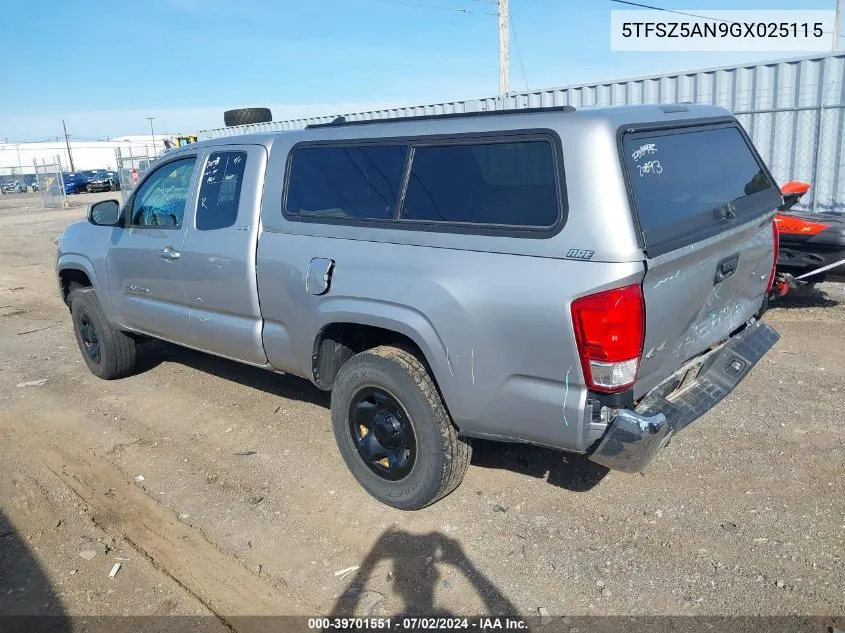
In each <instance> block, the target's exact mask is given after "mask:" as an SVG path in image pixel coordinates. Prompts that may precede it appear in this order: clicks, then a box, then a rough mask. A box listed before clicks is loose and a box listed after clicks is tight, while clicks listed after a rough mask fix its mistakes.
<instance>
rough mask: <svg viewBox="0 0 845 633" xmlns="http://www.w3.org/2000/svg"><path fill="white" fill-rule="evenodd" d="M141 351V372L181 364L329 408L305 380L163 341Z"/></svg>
mask: <svg viewBox="0 0 845 633" xmlns="http://www.w3.org/2000/svg"><path fill="white" fill-rule="evenodd" d="M138 351H139V353H138V361H137V366H136V372H138V373H143V372H145V371H149V370H151V369H153V368H155V367H157V366H158V365H160V364H161V363H163V362H171V363H179V364H180V365H185V366H186V367H190V368H192V369H196V370H197V371H202V372H207V373H209V374H213V375H215V376H217V377H218V378H223V379H224V380H229V381H231V382H236V383H238V384H241V385H245V386H247V387H252V388H254V389H260V390H261V391H265V392H267V393H269V394H272V395H274V396H278V397H279V398H289V399H291V400H300V401H302V402H309V403H311V404H316V405H319V406H321V407H325V408H326V409H328V408H329V394H328V392H326V391H321V390H320V389H317V387H315V386H314V385H313V384H312V383H310V382H309V381H307V380H305V379H304V378H299V377H297V376H292V375H290V374H277V373H275V372H272V371H267V370H266V369H261V368H259V367H252V366H251V365H244V364H243V363H239V362H236V361H233V360H228V359H226V358H221V357H219V356H214V355H212V354H205V353H203V352H197V351H194V350H191V349H188V348H186V347H180V346H179V345H173V344H171V343H165V342H164V341H153V340H151V341H147V342H145V343H144V344H143V345H141V346H140V347H139V349H138Z"/></svg>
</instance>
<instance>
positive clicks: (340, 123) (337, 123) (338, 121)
mask: <svg viewBox="0 0 845 633" xmlns="http://www.w3.org/2000/svg"><path fill="white" fill-rule="evenodd" d="M536 112H575V108H573V107H572V106H568V105H566V106H552V107H548V108H511V109H509V110H479V111H476V112H454V113H452V114H422V115H419V116H397V117H390V118H387V119H363V120H359V121H347V120H346V117H343V116H339V117H336V118H335V119H333V120H332V121H329V122H328V123H312V124H310V125H306V126H305V129H306V130H313V129H314V128H321V127H346V126H348V125H367V124H370V123H396V122H399V121H403V122H404V121H429V120H431V119H462V118H469V117H479V116H495V115H500V114H534V113H536Z"/></svg>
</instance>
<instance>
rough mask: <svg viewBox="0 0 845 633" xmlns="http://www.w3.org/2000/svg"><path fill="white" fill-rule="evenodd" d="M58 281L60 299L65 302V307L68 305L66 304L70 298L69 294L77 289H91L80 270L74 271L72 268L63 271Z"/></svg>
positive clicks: (88, 281) (89, 283)
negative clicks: (60, 292) (59, 284)
mask: <svg viewBox="0 0 845 633" xmlns="http://www.w3.org/2000/svg"><path fill="white" fill-rule="evenodd" d="M59 280H60V282H61V286H62V299H63V300H64V302H65V305H68V306H69V305H70V304H69V303H68V299H69V297H70V293H71V292H73V291H74V290H76V289H77V288H90V287H91V285H92V284H91V280H90V279H88V275H86V274H85V273H84V272H82V271H81V270H76V269H74V268H68V269H66V270H63V271H61V272H60V273H59Z"/></svg>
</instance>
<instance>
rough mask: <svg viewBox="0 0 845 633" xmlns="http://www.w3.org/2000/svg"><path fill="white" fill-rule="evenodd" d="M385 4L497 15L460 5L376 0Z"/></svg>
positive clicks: (402, 0) (403, 0)
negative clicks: (446, 5)
mask: <svg viewBox="0 0 845 633" xmlns="http://www.w3.org/2000/svg"><path fill="white" fill-rule="evenodd" d="M375 1H376V2H381V3H384V4H395V5H398V6H403V7H416V8H418V9H434V10H436V11H451V12H453V13H476V14H480V15H496V14H495V13H490V12H489V11H476V10H475V9H463V8H458V7H441V6H438V5H433V4H422V3H420V2H405V0H375Z"/></svg>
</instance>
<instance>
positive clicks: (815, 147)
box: [735, 105, 845, 212]
mask: <svg viewBox="0 0 845 633" xmlns="http://www.w3.org/2000/svg"><path fill="white" fill-rule="evenodd" d="M735 114H736V117H737V119H738V120H739V122H740V123H741V124H742V125H743V127H744V128H745V129H746V131H747V132H748V135H749V136H750V137H751V139H752V140H753V141H754V145H755V146H756V147H757V150H758V151H759V152H760V155H761V156H762V157H763V160H764V161H766V164H767V165H768V166H769V169H771V171H772V175H773V176H774V177H775V180H776V181H777V182H778V184H781V185H783V184H784V183H786V182H789V181H790V180H800V181H803V182H807V183H809V184H810V185H812V188H811V189H810V192H809V193H808V194H807V195H806V196H804V198H802V199H801V201H800V202H799V204H797V205H796V206H795V208H796V209H800V210H805V211H806V210H809V211H838V212H845V150H843V143H845V139H843V134H844V133H845V105H825V106H821V107H817V106H816V107H804V108H779V109H768V110H748V111H745V112H736V113H735Z"/></svg>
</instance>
